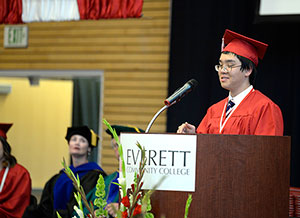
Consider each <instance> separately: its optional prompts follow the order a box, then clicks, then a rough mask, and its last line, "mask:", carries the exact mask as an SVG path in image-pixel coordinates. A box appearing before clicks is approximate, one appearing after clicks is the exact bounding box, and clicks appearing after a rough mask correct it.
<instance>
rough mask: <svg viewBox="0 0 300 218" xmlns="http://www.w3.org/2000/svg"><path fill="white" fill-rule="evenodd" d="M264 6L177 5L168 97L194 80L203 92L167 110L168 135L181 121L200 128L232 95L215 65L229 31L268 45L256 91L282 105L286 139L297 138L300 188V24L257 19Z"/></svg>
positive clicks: (294, 180) (231, 2) (294, 182)
mask: <svg viewBox="0 0 300 218" xmlns="http://www.w3.org/2000/svg"><path fill="white" fill-rule="evenodd" d="M258 3H259V1H257V0H255V1H239V0H228V1H222V0H212V1H197V0H185V1H181V0H173V1H172V22H171V25H172V26H171V45H170V46H171V47H170V76H169V94H171V93H173V92H174V91H175V90H176V89H177V88H178V87H181V86H182V85H183V84H184V83H185V82H187V81H188V80H189V79H191V78H194V79H196V80H197V81H198V82H199V85H198V87H197V88H196V89H195V91H193V92H192V93H190V94H189V95H188V96H186V97H185V98H183V99H182V101H181V102H179V103H177V104H176V105H173V106H172V107H171V108H169V110H168V115H167V116H168V123H167V126H168V127H167V129H168V132H175V131H176V130H177V127H178V125H180V124H181V123H182V122H185V121H187V122H190V123H192V124H194V125H196V126H197V125H198V124H199V122H200V121H201V119H202V118H203V116H204V115H205V113H206V110H207V109H208V107H209V106H210V105H212V104H213V103H216V102H217V101H219V100H221V99H223V98H224V97H226V96H227V95H228V92H227V91H225V90H223V89H222V88H221V87H220V84H219V81H218V77H217V73H216V72H215V70H214V65H215V64H217V63H218V59H219V55H220V49H221V38H222V36H223V33H224V30H225V29H226V28H228V29H231V30H233V31H235V32H238V33H241V34H244V35H247V36H249V37H253V38H255V39H257V40H260V41H262V42H265V43H268V44H269V48H268V50H267V53H266V55H265V58H264V60H263V61H262V62H260V64H259V66H258V76H257V79H256V84H255V86H254V87H255V88H256V89H258V90H260V91H261V92H262V93H264V94H265V95H267V96H268V97H269V98H271V99H272V100H273V101H274V102H275V103H276V104H278V105H279V106H280V108H281V109H282V113H283V118H284V125H285V131H284V135H289V136H292V150H291V186H297V187H299V186H300V175H299V173H297V172H299V170H300V158H297V156H299V155H300V134H299V124H300V115H299V113H300V91H299V90H298V87H299V85H298V83H299V79H300V67H299V60H300V52H299V48H300V40H299V39H300V28H299V25H300V23H299V22H297V20H294V21H291V20H288V21H287V20H286V19H281V18H280V17H279V19H275V21H274V20H273V21H272V20H267V21H261V20H258V19H257V16H256V15H257V10H258V8H257V6H258Z"/></svg>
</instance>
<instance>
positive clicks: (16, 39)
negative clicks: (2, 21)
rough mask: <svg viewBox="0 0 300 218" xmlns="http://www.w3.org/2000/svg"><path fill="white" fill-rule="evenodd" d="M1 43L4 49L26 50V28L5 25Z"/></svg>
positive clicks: (23, 26)
mask: <svg viewBox="0 0 300 218" xmlns="http://www.w3.org/2000/svg"><path fill="white" fill-rule="evenodd" d="M3 43H4V48H26V47H27V46H28V26H26V25H6V26H5V27H4V41H3Z"/></svg>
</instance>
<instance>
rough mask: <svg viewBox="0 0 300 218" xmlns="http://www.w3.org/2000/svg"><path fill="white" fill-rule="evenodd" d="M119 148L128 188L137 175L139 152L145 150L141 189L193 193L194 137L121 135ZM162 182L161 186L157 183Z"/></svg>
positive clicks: (195, 139) (195, 143)
mask: <svg viewBox="0 0 300 218" xmlns="http://www.w3.org/2000/svg"><path fill="white" fill-rule="evenodd" d="M120 141H121V144H122V146H123V156H124V160H125V169H126V184H127V186H128V187H129V186H130V185H131V184H132V182H133V178H134V173H135V172H138V169H139V163H140V161H141V151H140V149H139V148H138V147H137V145H136V144H137V142H139V143H140V144H141V146H142V147H145V150H146V158H147V162H146V167H145V174H144V179H143V182H144V185H143V189H153V188H154V186H155V185H157V184H158V187H155V189H156V190H168V191H189V192H194V191H195V175H196V147H197V136H196V135H179V134H178V135H176V134H170V135H166V134H136V133H121V139H120ZM161 181H162V182H161Z"/></svg>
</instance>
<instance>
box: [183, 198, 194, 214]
mask: <svg viewBox="0 0 300 218" xmlns="http://www.w3.org/2000/svg"><path fill="white" fill-rule="evenodd" d="M191 203H192V195H191V194H189V197H188V199H187V200H186V205H185V214H184V218H187V217H188V214H189V208H190V206H191Z"/></svg>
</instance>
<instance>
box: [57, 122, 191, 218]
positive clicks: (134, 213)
mask: <svg viewBox="0 0 300 218" xmlns="http://www.w3.org/2000/svg"><path fill="white" fill-rule="evenodd" d="M103 123H104V124H105V125H106V126H107V128H108V129H109V130H110V132H111V133H112V135H113V137H114V139H115V140H116V142H117V143H118V146H119V148H118V149H119V154H120V159H121V160H120V161H121V163H122V164H121V166H122V169H121V173H120V178H119V179H118V182H119V183H115V184H117V185H118V186H119V187H120V197H121V202H120V209H119V210H115V211H116V217H118V218H137V217H143V218H154V215H153V214H152V213H151V212H150V211H151V201H150V197H151V194H152V193H153V191H154V190H149V191H144V190H142V187H143V181H142V180H143V176H144V173H145V166H146V161H147V158H146V155H145V153H146V152H145V148H143V147H142V146H141V145H140V144H139V143H138V142H137V146H138V148H139V149H140V150H141V154H142V158H141V161H140V163H139V169H138V172H137V173H135V175H134V181H133V183H132V184H131V186H130V187H131V188H130V189H128V190H127V189H126V179H125V178H126V171H125V161H124V157H123V147H122V144H121V143H120V140H119V137H118V135H117V133H116V131H115V130H114V129H113V128H112V127H111V125H110V124H109V123H108V122H107V121H106V120H105V119H103ZM62 164H63V167H64V169H65V173H66V174H67V176H68V177H69V178H70V179H71V180H72V182H73V185H74V187H75V189H76V191H77V193H74V196H75V199H76V201H77V204H78V206H74V210H75V212H76V213H77V215H78V216H79V217H80V218H100V217H107V216H108V213H107V211H106V210H105V209H104V208H105V206H106V204H107V203H106V200H105V183H104V179H103V177H102V175H99V179H98V181H97V185H96V193H95V195H96V197H97V198H96V199H95V200H94V202H93V203H92V202H88V201H87V199H86V195H85V193H84V190H83V188H82V187H81V185H80V180H79V177H78V175H77V177H76V176H75V175H74V173H73V172H72V170H71V169H70V168H69V167H68V166H67V165H66V163H65V160H63V162H62ZM157 185H158V184H157ZM154 189H155V188H154ZM191 201H192V196H191V195H189V197H188V199H187V202H186V207H185V215H184V218H187V217H188V210H189V207H190V205H191ZM82 203H83V204H84V205H85V207H86V208H87V210H88V211H89V214H88V215H87V216H86V217H84V212H83V205H82ZM95 206H96V208H97V209H95ZM57 216H58V217H59V218H61V216H60V215H59V214H58V213H57ZM73 218H76V216H74V217H73Z"/></svg>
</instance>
